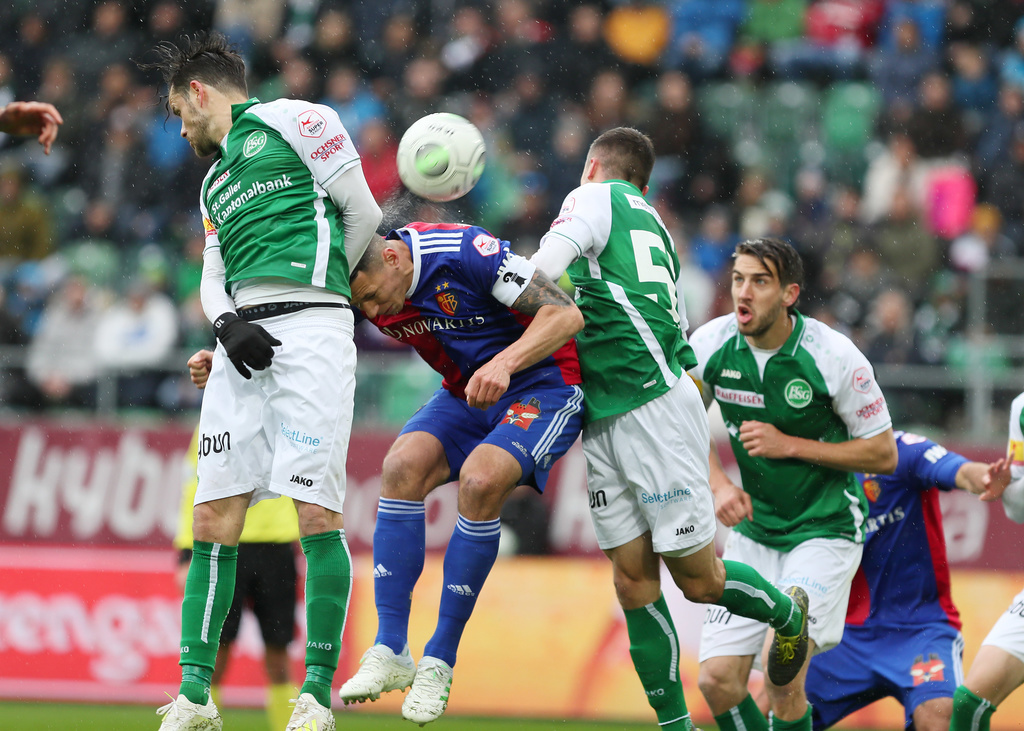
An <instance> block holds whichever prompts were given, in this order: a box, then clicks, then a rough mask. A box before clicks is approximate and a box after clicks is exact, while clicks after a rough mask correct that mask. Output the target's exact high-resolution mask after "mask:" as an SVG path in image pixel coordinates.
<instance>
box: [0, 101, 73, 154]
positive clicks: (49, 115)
mask: <svg viewBox="0 0 1024 731" xmlns="http://www.w3.org/2000/svg"><path fill="white" fill-rule="evenodd" d="M62 124H64V118H63V117H61V116H60V112H58V111H57V107H55V106H53V105H52V104H46V103H45V102H11V103H10V104H8V105H7V106H6V107H4V108H3V109H0V132H6V133H7V134H10V135H37V136H38V137H39V144H40V145H42V146H43V152H45V153H46V154H47V155H49V154H50V147H51V146H52V145H53V143H54V142H55V141H56V140H57V129H58V127H59V126H60V125H62Z"/></svg>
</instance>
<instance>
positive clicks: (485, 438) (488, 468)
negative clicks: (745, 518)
mask: <svg viewBox="0 0 1024 731" xmlns="http://www.w3.org/2000/svg"><path fill="white" fill-rule="evenodd" d="M352 303H353V304H354V305H356V306H358V307H359V308H360V309H361V310H362V311H363V313H364V314H365V315H366V316H367V317H368V318H369V319H370V320H371V321H372V322H373V323H374V324H375V325H376V326H377V327H378V328H380V330H381V331H382V332H383V333H384V334H386V335H388V336H390V337H393V338H395V339H396V340H399V341H401V342H404V343H407V344H409V345H411V346H413V347H414V348H415V349H416V350H417V352H418V353H419V354H420V356H422V357H423V359H424V360H425V361H426V362H427V363H428V364H430V365H431V366H432V367H433V368H434V369H435V370H436V371H438V372H439V373H440V374H441V375H443V376H444V382H443V384H442V387H441V388H440V389H438V390H437V392H435V393H434V395H433V396H432V397H431V399H430V400H429V401H428V402H427V404H426V405H425V406H423V407H422V408H421V409H420V410H419V411H417V412H416V413H415V414H414V415H413V416H412V418H410V419H409V421H408V422H407V423H406V425H405V427H404V428H403V429H402V432H401V434H400V435H399V437H398V439H396V440H395V443H394V445H392V447H391V449H390V450H389V451H388V454H387V456H386V457H385V459H384V466H383V474H382V476H381V497H380V502H379V504H378V508H377V523H376V527H375V530H374V534H373V563H374V567H375V568H374V594H375V600H376V605H377V618H378V628H377V637H376V640H375V643H374V645H373V646H372V647H370V648H369V649H368V650H367V651H366V653H365V654H364V655H363V658H362V660H361V665H360V668H359V670H358V672H357V673H356V674H355V675H354V676H353V677H352V678H351V679H349V680H348V681H347V682H346V683H344V685H342V687H341V691H340V694H341V698H342V700H343V701H344V702H345V703H346V704H347V703H351V702H362V701H365V700H375V699H376V698H378V697H379V696H380V694H381V693H383V692H388V691H391V690H404V689H405V688H408V687H409V686H410V684H411V686H412V687H411V690H410V691H409V694H408V696H406V699H405V702H404V703H403V705H402V715H403V717H404V718H406V719H408V720H410V721H415V722H417V723H419V724H420V725H422V724H424V723H428V722H430V721H433V720H436V719H437V718H439V717H440V716H441V714H442V713H444V710H445V708H446V707H447V704H448V696H449V693H450V690H451V684H452V677H453V668H454V666H455V661H456V655H457V650H458V645H459V641H460V639H461V637H462V632H463V629H464V628H465V626H466V622H467V621H468V620H469V617H470V615H471V614H472V611H473V607H474V605H475V604H476V600H477V597H478V596H479V594H480V591H481V590H482V589H483V585H484V581H485V579H486V578H487V575H488V573H489V572H490V570H491V566H492V565H493V564H494V560H495V558H496V557H497V554H498V539H499V537H500V532H501V521H500V519H499V515H500V513H501V507H502V505H503V504H504V502H505V499H506V498H507V497H508V495H509V493H510V492H511V491H512V490H513V489H514V488H515V487H516V486H517V485H520V484H529V485H532V486H533V487H535V488H536V489H537V490H538V491H543V489H544V485H545V483H546V481H547V477H548V472H549V470H550V469H551V466H552V464H553V463H554V462H555V460H557V459H558V458H559V457H560V456H561V455H562V454H564V453H565V451H566V450H567V449H569V447H571V446H572V444H573V442H575V441H576V438H577V436H578V435H579V431H580V426H581V423H582V411H583V393H582V391H581V390H580V387H579V383H580V374H579V362H578V360H577V357H576V346H575V344H574V342H573V341H572V337H573V335H575V334H576V333H577V332H578V331H579V329H580V328H581V327H582V326H583V318H582V316H581V315H580V312H579V310H578V309H577V308H576V306H575V305H574V304H573V303H572V300H571V299H569V297H568V296H566V294H565V293H564V292H562V290H560V289H559V288H558V286H557V285H555V284H554V283H553V282H552V281H551V280H549V279H548V278H547V277H545V276H544V274H543V273H542V272H540V271H539V270H538V269H537V268H536V267H535V266H534V265H533V264H532V263H530V262H529V261H528V260H526V259H524V258H523V257H521V256H518V255H516V254H514V253H513V252H512V251H511V250H510V249H509V244H508V242H507V241H502V240H500V239H497V238H495V237H494V236H492V235H491V234H490V233H488V232H487V231H485V230H484V229H482V228H479V227H476V226H464V225H456V224H428V223H410V224H408V225H407V226H405V227H403V228H400V229H398V230H396V231H392V232H391V233H390V234H389V235H388V236H387V239H386V240H385V239H380V238H377V239H375V241H374V242H373V243H371V244H370V246H369V247H368V248H367V250H366V253H365V254H364V255H363V258H362V259H361V261H360V262H359V265H358V266H357V267H356V268H355V270H354V274H353V277H352ZM452 479H457V480H458V483H459V484H458V509H459V516H458V522H457V523H456V526H455V530H454V532H453V533H452V537H451V539H450V540H449V542H448V548H447V550H446V552H445V558H444V580H443V587H442V591H441V602H440V607H439V611H438V622H437V629H436V630H435V632H434V634H433V636H432V637H431V638H430V640H429V641H428V642H427V644H426V647H425V648H424V650H423V657H422V658H421V659H420V661H419V664H418V665H416V664H414V662H413V660H412V657H411V655H410V652H409V647H408V633H409V613H410V611H411V594H412V591H413V587H414V586H415V585H416V582H417V580H418V579H419V576H420V573H421V572H422V570H423V562H424V555H425V525H426V524H425V510H424V502H423V501H424V498H426V496H427V495H428V494H429V493H430V492H431V491H432V490H434V489H435V488H436V487H438V486H440V485H443V484H445V483H447V482H449V481H450V480H452Z"/></svg>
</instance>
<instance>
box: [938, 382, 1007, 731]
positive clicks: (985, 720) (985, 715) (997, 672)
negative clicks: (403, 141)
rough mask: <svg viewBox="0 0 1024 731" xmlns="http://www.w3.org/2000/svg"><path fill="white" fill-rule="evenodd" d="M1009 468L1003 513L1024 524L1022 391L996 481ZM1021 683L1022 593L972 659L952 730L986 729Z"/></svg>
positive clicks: (995, 469)
mask: <svg viewBox="0 0 1024 731" xmlns="http://www.w3.org/2000/svg"><path fill="white" fill-rule="evenodd" d="M1006 469H1009V470H1010V477H1011V479H1010V484H1009V485H1008V486H1007V487H1006V489H1005V490H1004V491H1003V493H1002V500H1003V509H1004V510H1005V511H1006V517H1007V518H1009V519H1010V520H1012V521H1014V522H1016V523H1024V393H1022V394H1020V395H1019V396H1017V398H1015V399H1014V400H1013V403H1012V404H1011V406H1010V438H1009V444H1008V446H1007V455H1006V457H1005V458H1003V459H1002V460H1001V461H1000V462H998V463H996V464H995V465H993V466H992V468H991V469H990V474H989V479H990V480H991V481H993V482H998V481H999V480H1000V478H1001V473H1002V471H1004V470H1006ZM1021 685H1024V591H1022V592H1021V593H1020V594H1018V595H1017V596H1015V597H1014V598H1013V601H1012V602H1011V604H1010V607H1009V608H1008V609H1007V610H1006V611H1005V612H1004V613H1003V615H1002V616H1001V617H1000V618H999V619H998V621H996V623H995V625H994V626H993V627H992V630H991V631H990V632H989V633H988V636H987V637H985V640H984V642H982V644H981V648H980V649H979V650H978V654H977V655H976V656H975V657H974V662H972V663H971V669H970V670H969V671H968V672H967V678H966V679H965V680H964V682H963V684H962V685H961V686H960V687H959V688H957V689H956V694H955V695H954V696H953V720H952V721H951V722H950V724H949V729H950V731H988V729H989V724H990V723H991V719H992V714H993V713H994V712H995V710H996V707H997V706H998V705H999V704H1000V703H1002V702H1003V701H1004V700H1006V698H1007V696H1009V695H1010V693H1012V692H1013V691H1014V690H1016V689H1017V688H1019V687H1020V686H1021Z"/></svg>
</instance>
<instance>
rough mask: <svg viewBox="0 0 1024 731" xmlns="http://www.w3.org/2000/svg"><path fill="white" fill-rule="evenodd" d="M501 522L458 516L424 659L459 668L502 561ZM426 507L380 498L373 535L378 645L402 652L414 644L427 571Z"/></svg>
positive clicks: (420, 504)
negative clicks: (418, 590)
mask: <svg viewBox="0 0 1024 731" xmlns="http://www.w3.org/2000/svg"><path fill="white" fill-rule="evenodd" d="M500 538H501V520H500V519H497V518H496V519H494V520H485V521H473V520H467V519H466V518H464V517H462V516H461V515H460V516H459V520H458V523H457V524H456V525H455V531H454V532H453V533H452V537H451V540H450V541H449V542H448V550H447V551H446V552H445V554H444V587H443V588H442V591H441V606H440V608H439V610H438V618H437V629H436V630H435V632H434V636H433V637H431V638H430V641H429V642H428V643H427V646H426V648H424V650H423V654H424V655H429V656H431V657H436V658H438V659H440V660H444V661H445V662H446V663H448V664H449V665H450V666H453V667H454V666H455V655H456V651H457V650H458V646H459V640H460V639H462V632H463V630H465V628H466V622H467V621H469V617H470V615H471V614H472V613H473V607H474V606H475V605H476V598H477V596H478V595H479V594H480V590H481V589H482V588H483V585H484V581H485V580H486V579H487V574H489V573H490V572H491V567H492V566H493V565H494V560H495V559H496V558H497V557H498V541H499V539H500ZM425 542H426V510H425V509H424V506H423V503H421V502H412V501H409V500H390V499H388V498H381V499H380V503H379V504H378V506H377V526H376V528H375V529H374V532H373V588H374V597H375V600H376V604H377V621H378V625H377V638H376V640H375V642H377V643H378V644H382V645H386V646H387V647H389V648H391V650H392V651H393V652H394V653H395V654H400V653H401V652H402V650H404V649H405V646H406V644H407V643H408V641H409V612H410V610H411V607H412V590H413V588H414V587H415V586H416V581H417V580H418V579H419V578H420V574H421V573H423V561H424V556H425V554H426V548H425Z"/></svg>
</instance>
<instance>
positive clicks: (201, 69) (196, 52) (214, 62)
mask: <svg viewBox="0 0 1024 731" xmlns="http://www.w3.org/2000/svg"><path fill="white" fill-rule="evenodd" d="M151 53H152V54H153V55H155V56H156V57H157V60H156V61H154V62H152V63H140V64H139V68H141V69H142V70H144V71H158V72H159V73H160V75H161V76H162V77H163V80H164V83H165V84H167V93H168V94H170V93H171V92H173V91H181V90H183V89H185V87H187V86H188V84H189V82H190V81H192V80H193V79H195V80H196V81H201V82H202V83H204V84H208V85H210V86H212V87H214V88H217V89H221V90H225V89H232V90H236V91H240V92H242V93H244V94H245V95H246V96H249V91H248V88H247V86H246V83H245V61H243V60H242V56H241V54H240V53H239V52H238V50H237V49H236V48H235V47H234V46H232V45H231V43H230V42H229V41H228V39H227V38H226V37H225V36H224V35H222V34H221V33H217V32H210V33H197V34H196V35H194V36H182V38H181V40H180V41H179V42H178V43H177V44H175V43H171V42H170V41H163V42H161V43H159V44H157V45H156V46H154V47H153V49H152V51H151Z"/></svg>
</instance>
